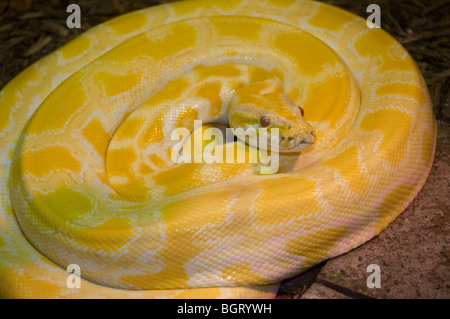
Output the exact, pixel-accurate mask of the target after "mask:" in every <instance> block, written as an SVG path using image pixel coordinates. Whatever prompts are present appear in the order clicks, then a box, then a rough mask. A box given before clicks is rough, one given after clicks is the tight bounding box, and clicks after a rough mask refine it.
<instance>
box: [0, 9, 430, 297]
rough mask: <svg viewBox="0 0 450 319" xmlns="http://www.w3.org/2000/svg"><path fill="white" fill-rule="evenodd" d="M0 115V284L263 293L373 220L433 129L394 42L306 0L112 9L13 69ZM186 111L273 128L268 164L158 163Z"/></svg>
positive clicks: (15, 293)
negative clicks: (72, 276)
mask: <svg viewBox="0 0 450 319" xmlns="http://www.w3.org/2000/svg"><path fill="white" fill-rule="evenodd" d="M297 106H301V109H303V110H304V119H303V116H301V115H300V114H301V112H300V111H299V109H298V108H297ZM0 114H1V117H0V149H1V150H2V152H1V155H0V156H1V159H0V170H1V183H2V187H1V206H0V256H1V258H0V283H1V286H0V295H1V296H2V297H41V298H54V297H74V298H77V297H113V298H114V297H131V298H137V297H143V298H146V297H243V296H247V297H248V296H250V297H254V296H258V295H261V296H269V295H271V294H272V293H273V292H274V291H275V290H276V287H277V285H278V283H279V282H280V281H281V280H283V279H285V278H288V277H290V276H293V275H295V274H297V273H299V272H301V271H303V270H305V269H307V268H309V267H311V266H312V265H314V264H317V263H318V262H320V261H322V260H325V259H327V258H330V257H333V256H337V255H339V254H342V253H344V252H347V251H349V250H350V249H352V248H354V247H357V246H358V245H361V244H362V243H364V242H366V241H367V240H369V239H371V238H372V237H373V236H375V235H377V234H378V233H380V232H381V231H382V230H383V229H384V228H386V227H387V225H389V223H391V222H392V221H393V220H394V219H395V218H396V217H397V216H398V214H400V213H401V211H402V210H403V209H404V208H405V207H406V206H407V205H408V204H409V203H410V202H411V200H412V199H413V198H414V196H415V195H416V194H417V192H418V191H419V190H420V188H421V187H422V185H423V184H424V183H425V180H426V178H427V176H428V173H429V170H430V168H431V165H432V161H433V157H434V149H435V140H436V126H435V122H434V119H433V116H432V111H431V107H430V101H429V97H428V92H427V89H426V85H425V83H424V80H423V78H422V76H421V74H420V72H419V70H418V69H417V67H416V65H415V63H414V61H413V60H412V59H411V57H410V56H409V55H408V53H407V52H406V51H405V50H404V49H403V48H402V47H401V45H400V44H398V43H397V42H396V41H395V40H394V39H393V38H391V37H390V36H389V35H387V34H386V33H385V32H384V31H382V30H380V29H376V28H375V29H371V28H369V27H367V25H366V21H365V20H363V19H361V18H358V17H356V16H354V15H352V14H350V13H348V12H345V11H342V10H340V9H336V8H334V7H331V6H328V5H324V4H320V3H315V2H310V1H293V0H284V1H271V0H264V1H252V0H233V1H231V0H226V1H225V0H214V1H202V0H190V1H183V2H178V3H172V4H168V5H162V6H157V7H153V8H149V9H145V10H141V11H137V12H134V13H130V14H127V15H124V16H121V17H118V18H116V19H113V20H111V21H108V22H106V23H103V24H101V25H99V26H97V27H95V28H93V29H92V30H90V31H88V32H86V33H85V34H83V35H81V36H80V37H78V38H76V39H75V40H73V41H72V42H70V43H69V44H67V45H65V46H63V47H62V48H60V49H59V50H57V51H55V52H54V53H52V54H50V55H48V56H47V57H45V58H44V59H42V60H40V61H39V62H37V63H35V64H34V65H32V66H31V67H29V68H28V69H26V70H25V71H24V72H22V73H21V74H20V75H19V76H17V77H16V78H15V79H14V80H13V81H11V82H10V83H9V84H8V85H7V86H6V87H5V88H4V89H3V90H2V91H1V93H0ZM194 120H202V121H203V122H204V123H222V124H224V123H227V122H228V120H229V123H228V124H229V125H230V126H231V127H235V128H236V127H254V128H256V129H257V130H258V129H259V128H261V126H264V127H266V126H267V127H268V128H272V127H277V128H278V129H279V132H280V137H281V140H280V141H279V145H278V146H279V147H280V153H279V156H280V161H279V170H278V172H277V173H276V174H258V173H255V167H259V166H258V164H251V163H248V162H244V163H231V164H226V163H204V162H203V163H202V162H198V163H197V162H194V163H184V164H176V165H174V163H173V161H172V159H173V157H172V152H173V144H174V141H173V140H171V132H173V130H174V129H176V128H181V127H185V128H187V129H188V130H189V131H194V126H193V123H194ZM305 120H306V122H305ZM194 132H195V131H194ZM239 138H240V137H239V135H238V141H237V142H230V143H229V144H227V145H230V144H231V145H238V144H239V143H240V142H239ZM244 140H245V139H243V141H244ZM189 142H190V141H189V140H188V141H187V143H189ZM241 143H242V142H241ZM305 145H308V146H310V147H308V148H304V146H305ZM219 147H220V146H219ZM244 148H245V146H244ZM247 150H248V149H247ZM287 151H289V152H287ZM259 168H261V167H259ZM70 264H76V265H79V267H80V270H81V277H82V281H81V287H80V288H70V287H68V286H67V285H66V280H67V276H68V273H67V272H66V267H67V266H68V265H70Z"/></svg>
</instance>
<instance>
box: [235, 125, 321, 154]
mask: <svg viewBox="0 0 450 319" xmlns="http://www.w3.org/2000/svg"><path fill="white" fill-rule="evenodd" d="M233 133H234V134H235V136H236V137H237V138H238V139H239V140H241V141H243V142H245V143H246V144H248V145H250V146H252V147H255V148H258V149H263V150H270V151H273V152H279V153H295V152H300V151H302V150H304V149H306V148H308V147H310V146H311V145H313V144H314V142H315V141H316V131H315V130H314V129H312V128H311V129H304V130H297V131H295V132H293V133H291V132H285V133H282V134H281V136H280V134H279V133H278V131H276V133H275V132H274V133H272V132H271V131H267V133H265V134H261V132H260V131H258V130H254V131H252V130H246V131H245V134H242V132H240V131H233ZM289 133H291V134H289Z"/></svg>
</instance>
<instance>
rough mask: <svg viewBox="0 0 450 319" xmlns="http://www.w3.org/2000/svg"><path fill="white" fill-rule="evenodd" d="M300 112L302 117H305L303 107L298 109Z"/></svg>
mask: <svg viewBox="0 0 450 319" xmlns="http://www.w3.org/2000/svg"><path fill="white" fill-rule="evenodd" d="M298 110H299V111H300V114H301V115H302V116H305V111H304V110H303V108H302V107H301V106H299V107H298Z"/></svg>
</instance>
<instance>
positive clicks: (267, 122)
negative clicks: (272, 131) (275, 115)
mask: <svg viewBox="0 0 450 319" xmlns="http://www.w3.org/2000/svg"><path fill="white" fill-rule="evenodd" d="M259 125H260V126H261V127H267V126H269V125H270V118H269V117H268V116H265V115H263V116H261V118H260V119H259Z"/></svg>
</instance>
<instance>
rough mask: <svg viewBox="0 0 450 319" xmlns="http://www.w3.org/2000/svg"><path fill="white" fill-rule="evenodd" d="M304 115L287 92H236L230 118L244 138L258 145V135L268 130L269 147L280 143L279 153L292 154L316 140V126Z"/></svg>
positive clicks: (238, 135)
mask: <svg viewBox="0 0 450 319" xmlns="http://www.w3.org/2000/svg"><path fill="white" fill-rule="evenodd" d="M303 115H304V111H303V109H302V108H301V107H298V106H297V105H295V104H294V102H293V101H292V100H291V99H290V98H289V97H287V96H286V95H285V94H279V93H277V94H263V95H253V96H240V95H235V97H233V99H232V100H231V103H230V110H229V113H228V120H229V125H230V127H231V128H232V129H233V131H234V133H235V135H236V136H237V138H238V139H240V140H241V141H243V142H246V143H247V144H249V145H251V146H254V147H258V146H259V147H261V143H260V144H259V145H256V143H255V140H256V139H255V138H258V137H262V136H264V135H263V134H265V133H266V132H267V139H266V140H267V148H268V149H273V147H274V145H272V143H277V144H278V145H276V146H275V147H278V152H281V153H293V152H300V151H302V150H304V149H305V148H307V147H309V146H311V145H312V144H313V143H314V142H315V140H316V132H315V130H314V128H313V127H312V126H311V124H309V123H307V122H306V121H305V120H304V118H303ZM275 129H277V130H275ZM276 132H277V134H275V133H276ZM274 134H275V135H277V136H275V135H274ZM252 141H253V142H252ZM263 148H264V147H263ZM275 150H276V148H275Z"/></svg>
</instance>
